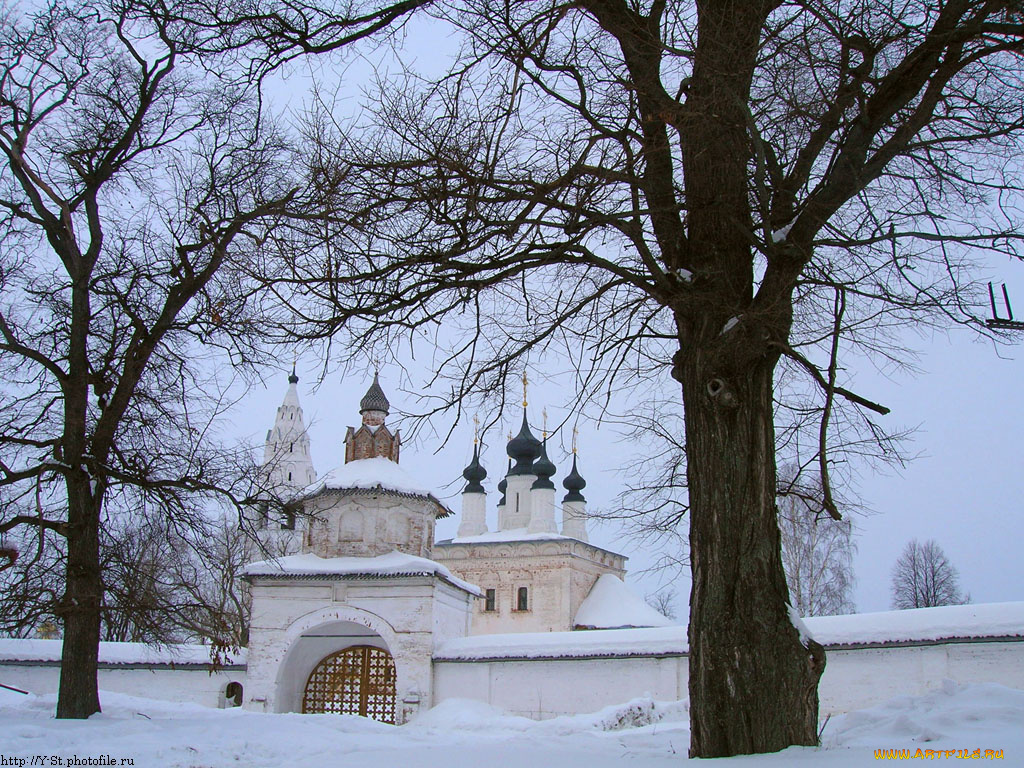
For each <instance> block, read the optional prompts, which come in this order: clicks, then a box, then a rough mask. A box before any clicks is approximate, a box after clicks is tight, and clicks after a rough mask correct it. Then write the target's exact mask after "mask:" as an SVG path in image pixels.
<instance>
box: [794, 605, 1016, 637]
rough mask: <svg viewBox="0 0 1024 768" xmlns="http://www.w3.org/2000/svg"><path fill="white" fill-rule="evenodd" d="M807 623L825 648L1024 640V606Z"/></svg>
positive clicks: (963, 607) (817, 619)
mask: <svg viewBox="0 0 1024 768" xmlns="http://www.w3.org/2000/svg"><path fill="white" fill-rule="evenodd" d="M804 623H805V624H806V625H807V628H808V629H809V630H810V631H811V635H813V636H814V639H815V640H817V641H818V642H819V643H821V644H822V645H825V646H829V645H867V644H874V643H887V642H914V641H926V640H946V639H952V638H964V639H966V638H975V637H1020V638H1024V602H1015V603H980V604H978V605H945V606H942V607H941V608H914V609H912V610H908V611H883V612H881V613H851V614H849V615H845V616H817V617H812V618H807V619H804Z"/></svg>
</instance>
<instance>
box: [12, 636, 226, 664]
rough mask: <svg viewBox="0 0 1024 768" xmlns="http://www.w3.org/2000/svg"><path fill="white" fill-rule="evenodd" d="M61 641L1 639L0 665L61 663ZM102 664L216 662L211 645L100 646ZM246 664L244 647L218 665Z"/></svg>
mask: <svg viewBox="0 0 1024 768" xmlns="http://www.w3.org/2000/svg"><path fill="white" fill-rule="evenodd" d="M62 644H63V641H62V640H18V639H14V638H9V637H0V663H3V662H18V661H44V662H45V661H52V662H59V661H60V654H61V646H62ZM99 661H100V664H151V665H154V666H156V665H168V666H182V665H185V664H188V665H196V664H198V665H204V666H209V665H210V664H211V663H213V654H212V649H211V648H210V646H208V645H186V644H181V645H168V646H163V647H157V646H153V645H146V644H145V643H100V657H99ZM245 661H246V652H245V648H242V649H240V650H239V651H237V652H233V651H229V652H227V654H226V655H225V654H222V655H221V657H220V658H219V659H218V660H217V666H219V667H226V666H241V665H244V664H245Z"/></svg>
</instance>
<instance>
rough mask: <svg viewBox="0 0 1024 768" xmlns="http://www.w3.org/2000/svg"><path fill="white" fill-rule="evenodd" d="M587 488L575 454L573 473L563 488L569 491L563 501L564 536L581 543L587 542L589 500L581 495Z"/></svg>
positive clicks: (568, 476) (567, 477) (566, 478)
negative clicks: (577, 465)
mask: <svg viewBox="0 0 1024 768" xmlns="http://www.w3.org/2000/svg"><path fill="white" fill-rule="evenodd" d="M586 486H587V481H586V480H584V479H583V476H582V475H580V473H579V470H578V469H577V468H576V454H575V453H573V455H572V471H571V472H569V474H568V475H567V476H566V477H565V479H564V480H563V481H562V487H563V488H565V490H567V491H568V493H567V494H565V497H564V498H563V499H562V535H563V536H569V537H571V538H573V539H578V540H579V541H587V500H586V499H585V498H583V494H582V493H580V491H582V490H583V489H584V488H585V487H586Z"/></svg>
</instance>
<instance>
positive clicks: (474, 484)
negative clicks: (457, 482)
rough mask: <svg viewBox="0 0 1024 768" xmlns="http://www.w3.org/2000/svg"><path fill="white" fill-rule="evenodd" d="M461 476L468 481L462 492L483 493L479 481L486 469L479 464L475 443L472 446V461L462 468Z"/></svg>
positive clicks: (478, 452)
mask: <svg viewBox="0 0 1024 768" xmlns="http://www.w3.org/2000/svg"><path fill="white" fill-rule="evenodd" d="M462 476H463V477H464V478H466V480H467V481H468V483H469V484H468V485H467V486H466V488H465V490H463V491H462V492H463V493H485V491H484V487H483V486H482V485H481V484H480V482H481V481H482V480H483V479H484V478H485V477H487V470H486V469H484V468H483V466H482V465H481V464H480V450H479V448H477V446H475V445H474V446H473V461H471V462H470V464H469V466H468V467H466V468H465V469H464V470H462Z"/></svg>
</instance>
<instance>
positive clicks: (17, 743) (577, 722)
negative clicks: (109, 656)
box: [0, 681, 1024, 768]
mask: <svg viewBox="0 0 1024 768" xmlns="http://www.w3.org/2000/svg"><path fill="white" fill-rule="evenodd" d="M101 698H102V703H103V707H104V711H103V713H102V714H99V715H96V716H94V717H92V718H90V719H89V720H87V721H57V720H54V719H53V709H54V697H53V696H39V697H37V696H31V695H29V696H24V695H21V694H16V693H12V692H9V691H5V690H3V689H0V758H2V759H3V761H6V762H3V761H0V763H2V764H3V765H19V761H20V760H22V759H23V760H25V763H24V765H26V766H29V765H65V766H67V765H69V764H72V763H71V762H70V759H71V758H72V757H76V758H78V759H79V760H85V759H87V758H93V760H94V762H92V763H91V764H92V765H135V766H167V767H168V768H175V767H178V766H180V767H181V768H222V767H226V766H245V768H278V766H308V767H309V768H314V767H316V768H320V767H321V766H325V767H330V766H345V768H363V767H365V768H370V767H371V766H372V767H373V768H384V767H386V766H402V768H452V766H487V768H539V766H557V768H604V767H605V766H609V767H610V766H622V765H636V766H644V768H647V767H648V766H649V767H650V768H658V766H676V765H678V763H679V761H680V760H681V759H683V758H684V757H685V756H686V752H687V748H688V745H689V728H688V725H687V712H686V705H685V703H682V702H672V703H661V702H652V701H650V700H648V699H637V700H635V701H632V702H629V703H628V704H624V705H621V706H617V707H609V708H607V709H604V710H602V711H601V712H597V713H594V714H588V715H574V716H571V717H559V718H555V719H553V720H546V721H542V722H536V721H533V720H528V719H526V718H521V717H512V716H509V715H505V714H503V713H502V712H500V711H498V710H495V709H493V708H491V707H488V706H487V705H485V704H481V703H479V702H471V701H465V700H450V701H446V702H444V703H442V704H441V705H440V706H438V707H435V708H434V709H432V710H430V711H427V712H424V713H422V714H421V715H420V716H419V718H417V719H416V720H414V721H413V722H412V723H410V724H408V725H405V726H402V727H399V728H395V727H393V726H388V725H382V724H380V723H376V722H373V721H371V720H366V719H363V718H358V717H348V716H338V715H263V714H253V713H249V712H243V711H241V710H237V709H233V710H211V709H207V708H204V707H200V706H197V705H192V704H173V703H168V702H158V701H153V700H149V699H138V698H132V697H129V696H123V695H119V694H114V693H103V694H102V697H101ZM1022 724H1024V691H1020V690H1015V689H1012V688H1006V687H1004V686H1000V685H995V684H984V685H971V686H960V685H957V684H956V683H953V682H951V681H947V682H945V683H943V684H942V686H941V687H940V688H939V689H937V690H935V691H933V692H931V693H929V694H927V695H925V696H919V697H903V698H898V699H894V700H893V701H891V702H889V703H888V704H886V705H884V706H881V707H876V708H874V709H867V710H862V711H860V712H853V713H851V714H848V715H844V716H842V717H836V718H832V719H831V720H830V721H829V722H828V723H827V724H826V726H825V730H824V736H823V739H822V742H823V746H822V747H820V748H812V747H802V748H796V747H794V748H790V749H788V750H785V751H784V752H780V753H777V754H772V755H758V756H746V757H737V758H730V759H729V761H728V764H729V765H736V766H768V765H771V766H775V765H778V766H782V765H799V766H826V767H828V766H831V767H834V768H848V767H849V768H852V767H853V766H863V765H866V764H867V763H868V762H869V761H874V760H875V759H876V756H875V750H878V749H886V750H892V749H898V750H909V754H910V755H914V754H916V753H917V750H919V749H920V750H921V757H925V758H927V757H928V756H929V755H931V756H933V757H932V759H955V758H956V750H967V751H968V752H973V751H974V750H976V749H977V750H980V756H981V757H982V758H984V757H985V756H986V750H993V751H995V750H1002V754H1003V759H1002V761H1001V764H1002V765H1024V728H1022V727H1021V726H1022ZM927 750H931V752H928V751H927ZM939 750H952V752H950V753H949V754H948V755H946V754H945V752H944V753H943V754H942V755H939V754H938V751H939ZM37 755H39V756H46V758H50V757H60V758H62V759H63V760H62V762H61V763H58V762H57V761H55V760H49V759H44V760H40V759H38V758H36V760H35V762H33V757H35V756H37ZM97 758H103V759H105V760H107V762H102V761H101V762H96V759H97ZM122 760H124V762H122ZM129 760H130V761H131V762H129ZM82 764H89V763H82Z"/></svg>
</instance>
